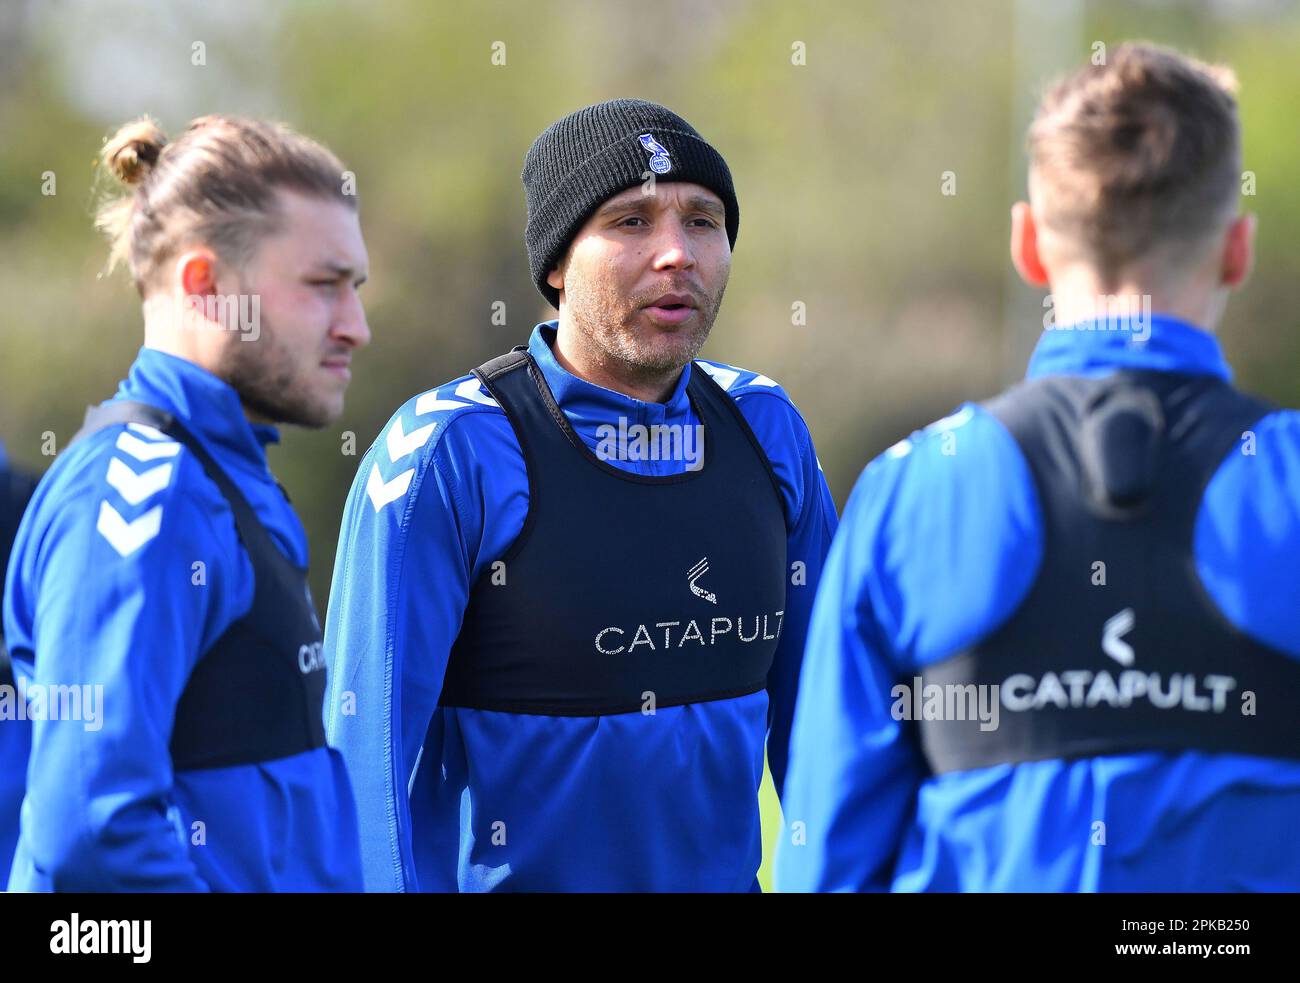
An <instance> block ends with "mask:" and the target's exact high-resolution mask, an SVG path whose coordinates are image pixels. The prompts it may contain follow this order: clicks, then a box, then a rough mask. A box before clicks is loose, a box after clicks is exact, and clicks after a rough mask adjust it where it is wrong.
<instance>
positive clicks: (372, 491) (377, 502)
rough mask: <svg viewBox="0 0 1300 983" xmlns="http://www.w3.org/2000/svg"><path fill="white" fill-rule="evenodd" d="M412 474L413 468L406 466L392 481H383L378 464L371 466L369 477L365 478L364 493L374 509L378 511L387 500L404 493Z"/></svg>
mask: <svg viewBox="0 0 1300 983" xmlns="http://www.w3.org/2000/svg"><path fill="white" fill-rule="evenodd" d="M414 476H415V468H407V469H406V470H405V471H403V472H402V473H401V474H399V475H398V476H397V477H396V478H394V479H393V480H392V481H385V480H384V479H383V478H382V477H381V476H380V474H379V465H378V464H376V465H374V466H373V467H371V469H370V477H369V478H367V479H366V494H367V495H369V496H370V501H371V502H372V503H373V504H374V506H375V511H376V512H378V511H379V510H380V509H382V508H383V507H384V506H385V505H387V504H388V503H389V502H395V501H397V499H399V498H401V497H402V496H403V495H405V494H406V489H408V488H410V487H411V479H412V478H413V477H414Z"/></svg>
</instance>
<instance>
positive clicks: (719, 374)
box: [698, 362, 740, 391]
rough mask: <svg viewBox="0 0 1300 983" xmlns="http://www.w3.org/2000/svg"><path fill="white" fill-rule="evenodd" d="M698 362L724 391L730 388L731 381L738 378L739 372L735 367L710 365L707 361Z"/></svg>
mask: <svg viewBox="0 0 1300 983" xmlns="http://www.w3.org/2000/svg"><path fill="white" fill-rule="evenodd" d="M698 364H699V366H700V368H702V369H703V370H704V371H705V372H707V373H709V375H711V376H713V381H714V382H716V383H717V384H718V385H719V386H721V387H722V388H723V390H724V391H725V390H727V389H730V388H731V385H732V383H734V382H735V381H736V380H737V379H739V378H740V373H739V372H737V371H736V370H735V369H724V368H722V367H721V366H719V365H710V364H709V363H708V362H699V363H698Z"/></svg>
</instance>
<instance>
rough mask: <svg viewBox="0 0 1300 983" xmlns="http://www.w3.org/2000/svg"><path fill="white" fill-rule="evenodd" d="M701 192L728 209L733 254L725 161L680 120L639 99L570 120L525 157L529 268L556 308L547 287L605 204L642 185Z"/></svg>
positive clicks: (551, 129) (735, 223) (555, 296)
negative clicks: (647, 178)
mask: <svg viewBox="0 0 1300 983" xmlns="http://www.w3.org/2000/svg"><path fill="white" fill-rule="evenodd" d="M647 171H649V172H652V173H654V174H655V176H656V179H657V180H660V181H691V182H694V183H695V184H700V185H703V186H704V187H706V188H708V189H709V190H710V191H712V192H713V193H714V194H716V195H717V196H718V197H719V198H721V199H722V203H723V205H725V206H726V210H727V214H726V227H727V239H728V240H729V241H730V242H731V246H732V248H733V249H734V248H735V245H736V231H737V229H738V228H739V226H740V206H739V205H738V204H737V203H736V192H735V189H734V188H733V187H732V185H731V171H730V170H729V169H728V168H727V162H726V161H725V160H723V159H722V155H721V154H719V153H718V152H717V151H716V150H714V149H713V147H711V146H710V145H709V144H708V142H707V141H706V140H705V139H704V138H703V137H702V136H700V135H699V134H698V133H697V132H696V131H695V128H694V127H693V126H691V124H690V123H688V122H686V120H684V119H682V118H681V117H680V116H678V115H677V114H676V113H674V112H672V111H671V110H669V109H665V108H664V107H663V106H659V105H656V104H655V103H653V102H643V101H642V100H640V99H612V100H610V101H609V102H602V103H598V104H596V105H594V106H587V107H586V108H585V109H579V110H578V111H577V112H574V113H570V114H569V115H568V116H565V117H564V118H563V119H561V120H558V121H557V122H555V123H552V124H551V125H550V126H548V127H547V128H546V130H545V132H544V133H542V135H541V136H539V137H538V138H537V139H536V141H534V143H533V145H532V147H530V148H529V150H528V154H527V156H526V157H525V158H524V173H523V180H524V194H525V196H526V198H527V200H528V225H527V227H526V228H525V230H524V240H525V242H526V243H527V245H528V266H529V269H530V270H531V272H532V275H533V283H535V284H536V285H537V289H538V290H540V291H541V293H542V296H543V297H545V298H546V299H547V300H548V301H550V303H551V306H552V307H557V308H558V307H559V306H560V295H559V293H558V292H557V291H556V290H555V289H554V288H553V287H552V286H551V285H550V284H549V283H547V282H546V275H547V274H548V273H550V271H551V270H553V269H554V268H555V266H556V264H557V263H558V262H559V261H560V259H561V257H563V255H564V253H565V251H566V250H567V249H568V248H569V242H570V241H571V240H572V239H573V236H574V233H576V232H577V231H578V229H579V228H581V226H582V224H583V223H584V222H586V221H587V219H588V218H589V217H590V216H591V213H592V212H594V211H595V210H596V209H597V208H598V207H600V205H601V204H602V203H603V202H604V201H606V200H607V199H609V198H612V197H613V196H614V195H616V194H618V193H619V192H620V191H623V190H624V189H626V188H631V187H635V186H636V185H638V184H641V183H642V181H643V180H644V178H643V176H642V175H644V174H645V173H646V172H647Z"/></svg>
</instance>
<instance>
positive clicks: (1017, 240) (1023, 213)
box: [1011, 201, 1047, 287]
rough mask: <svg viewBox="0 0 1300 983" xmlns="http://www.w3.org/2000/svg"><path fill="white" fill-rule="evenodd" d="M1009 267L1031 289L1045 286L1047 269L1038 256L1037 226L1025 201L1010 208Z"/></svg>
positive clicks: (1032, 212)
mask: <svg viewBox="0 0 1300 983" xmlns="http://www.w3.org/2000/svg"><path fill="white" fill-rule="evenodd" d="M1011 265H1012V266H1014V267H1015V268H1016V272H1017V273H1019V274H1020V278H1021V279H1022V280H1024V281H1025V283H1027V284H1029V285H1030V286H1031V287H1045V286H1047V269H1046V267H1044V266H1043V261H1042V258H1041V257H1040V256H1039V255H1038V226H1037V225H1036V224H1035V222H1034V211H1033V209H1032V208H1030V207H1029V202H1027V201H1018V202H1016V203H1015V204H1014V205H1012V206H1011Z"/></svg>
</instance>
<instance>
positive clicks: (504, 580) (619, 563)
mask: <svg viewBox="0 0 1300 983" xmlns="http://www.w3.org/2000/svg"><path fill="white" fill-rule="evenodd" d="M474 375H475V376H477V377H478V379H479V380H480V381H481V382H482V383H483V384H484V386H486V387H487V389H488V391H489V392H490V393H491V394H492V395H493V396H494V397H495V398H496V400H497V402H498V403H500V405H501V408H502V409H503V410H505V413H506V416H507V417H508V418H509V420H510V423H511V425H512V426H513V428H514V431H515V435H516V437H517V438H518V440H519V446H520V448H521V449H522V452H523V456H524V461H525V464H526V466H527V470H528V515H527V518H526V519H525V521H524V525H523V529H522V531H521V532H520V534H519V537H518V539H516V540H515V542H514V543H513V544H512V545H511V547H510V548H509V550H507V552H506V553H505V555H504V556H503V557H502V558H501V559H500V560H499V561H497V562H495V563H492V564H489V565H488V566H487V567H486V568H484V570H483V573H482V575H481V576H480V577H479V579H478V581H477V582H476V583H475V584H474V587H473V589H472V591H471V592H470V597H469V604H468V607H467V609H466V612H465V617H464V620H463V621H462V623H461V629H460V634H459V635H458V636H457V638H456V643H455V645H454V646H453V648H452V652H451V658H450V662H449V665H448V669H447V674H446V678H445V681H444V684H443V689H442V696H441V699H440V703H441V705H443V706H452V707H473V708H477V709H484V710H502V711H508V712H514V713H530V714H543V715H551V716H596V715H603V714H617V713H630V712H634V711H643V712H647V711H648V710H649V709H650V708H652V707H667V706H676V705H682V704H687V703H700V702H705V701H709V700H723V699H728V698H731V697H737V696H743V695H746V694H749V693H753V692H756V691H758V690H760V689H763V688H764V687H765V686H766V685H767V673H768V670H769V669H770V668H771V665H772V659H773V656H774V654H775V652H776V645H777V638H778V636H779V635H780V632H781V621H782V618H783V617H784V608H785V584H786V537H787V532H786V525H785V514H784V510H783V508H782V503H781V496H780V491H779V488H778V486H777V484H776V477H775V475H774V474H773V472H772V468H771V464H770V462H769V461H768V459H767V456H766V454H765V453H764V452H763V449H762V448H761V447H760V446H759V443H758V440H757V438H755V436H754V434H753V432H752V431H751V430H750V428H749V425H748V424H747V423H746V422H745V419H744V417H743V416H741V414H740V410H739V409H738V408H737V407H736V404H735V402H734V401H733V400H732V399H731V398H730V397H729V396H728V395H727V394H726V393H725V392H724V391H723V390H722V389H721V388H720V387H719V386H718V384H717V383H716V382H714V381H713V380H712V379H711V378H710V377H709V376H708V375H707V374H706V373H705V372H704V371H702V370H700V369H699V367H698V366H696V367H693V370H692V372H691V376H690V380H689V381H688V383H687V387H686V392H687V395H688V396H689V398H690V401H691V404H692V406H693V407H694V409H695V412H696V414H697V416H698V417H699V419H700V420H701V421H702V423H703V466H702V468H700V469H699V470H695V471H686V472H683V473H681V474H676V475H670V476H661V477H653V476H645V475H637V474H633V473H630V472H627V471H623V470H620V469H619V468H617V467H615V466H614V465H613V464H611V463H609V460H608V458H609V457H610V456H611V455H609V454H604V455H603V456H604V457H605V458H606V459H602V455H600V454H597V453H595V452H593V451H592V450H591V449H590V448H589V447H587V445H586V444H584V443H583V441H582V439H581V438H580V437H579V436H578V434H577V433H576V432H575V431H574V429H573V427H572V425H571V424H570V423H569V421H568V419H567V418H566V417H565V415H564V413H563V412H561V410H560V408H559V406H557V405H556V402H555V399H554V397H553V395H552V394H551V391H550V388H549V387H548V386H547V384H546V381H545V379H544V378H543V376H542V372H541V370H540V369H539V368H538V366H537V364H536V362H534V361H533V359H532V357H531V356H530V355H529V354H528V352H527V351H526V350H525V349H522V348H516V349H515V350H514V351H512V352H509V353H507V354H505V355H502V356H500V357H498V358H495V359H493V360H492V361H490V362H487V363H486V364H484V365H482V366H480V367H479V368H477V369H475V370H474ZM629 456H631V455H630V452H629ZM432 586H433V585H431V588H432ZM434 589H436V588H434Z"/></svg>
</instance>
